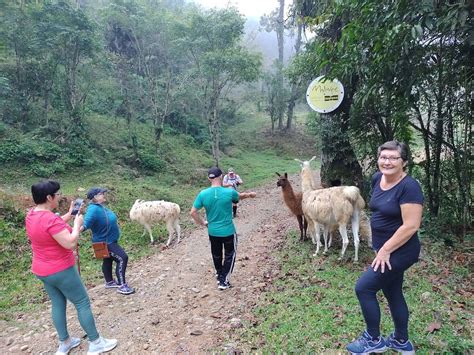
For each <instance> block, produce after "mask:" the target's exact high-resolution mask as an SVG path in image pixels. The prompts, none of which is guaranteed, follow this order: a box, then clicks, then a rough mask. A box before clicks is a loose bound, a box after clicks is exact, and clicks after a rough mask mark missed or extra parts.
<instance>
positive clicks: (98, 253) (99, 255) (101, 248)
mask: <svg viewBox="0 0 474 355" xmlns="http://www.w3.org/2000/svg"><path fill="white" fill-rule="evenodd" d="M102 211H104V214H105V220H106V222H107V232H106V237H105V238H106V239H107V236H108V234H109V217H108V216H107V212H106V211H105V208H103V207H102ZM92 248H93V249H94V256H95V258H96V259H104V258H110V253H109V248H108V247H107V242H97V243H92Z"/></svg>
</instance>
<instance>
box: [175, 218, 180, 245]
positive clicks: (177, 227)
mask: <svg viewBox="0 0 474 355" xmlns="http://www.w3.org/2000/svg"><path fill="white" fill-rule="evenodd" d="M174 230H175V231H176V234H177V235H178V241H177V243H179V242H180V241H181V226H180V225H179V219H176V220H175V221H174Z"/></svg>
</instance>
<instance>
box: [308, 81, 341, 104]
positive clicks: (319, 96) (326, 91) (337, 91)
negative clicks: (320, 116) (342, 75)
mask: <svg viewBox="0 0 474 355" xmlns="http://www.w3.org/2000/svg"><path fill="white" fill-rule="evenodd" d="M343 99H344V87H343V86H342V84H341V82H340V81H339V80H337V79H333V80H325V79H324V75H322V76H319V77H317V78H316V79H314V80H313V81H312V82H311V84H309V86H308V90H306V101H307V102H308V105H309V106H310V107H311V108H312V109H313V110H314V111H316V112H319V113H328V112H331V111H334V110H335V109H336V108H338V107H339V105H340V104H341V102H342V100H343Z"/></svg>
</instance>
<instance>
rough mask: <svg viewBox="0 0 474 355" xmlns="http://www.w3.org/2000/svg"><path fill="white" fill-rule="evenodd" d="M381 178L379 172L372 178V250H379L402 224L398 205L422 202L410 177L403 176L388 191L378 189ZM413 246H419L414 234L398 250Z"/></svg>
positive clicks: (416, 182)
mask: <svg viewBox="0 0 474 355" xmlns="http://www.w3.org/2000/svg"><path fill="white" fill-rule="evenodd" d="M381 178H382V173H380V172H378V173H376V174H374V176H373V177H372V196H371V198H370V202H369V207H370V210H371V211H372V217H371V219H370V226H371V228H372V243H373V248H374V250H379V249H380V248H381V247H382V246H383V245H384V244H385V242H386V241H387V240H389V239H390V238H391V237H392V236H393V234H394V233H395V232H396V230H397V229H398V228H399V227H400V226H401V225H402V224H403V220H402V211H401V208H400V205H403V204H405V203H418V204H420V205H422V204H423V201H424V198H423V192H422V190H421V186H420V184H419V183H418V181H416V180H415V179H413V178H412V177H411V176H408V175H407V176H405V177H404V178H403V179H402V180H401V181H400V182H399V183H398V184H397V185H395V186H393V187H392V188H390V189H388V190H382V189H381V188H380V180H381ZM415 244H419V241H418V233H416V232H415V234H413V236H412V237H411V238H410V239H409V240H408V242H406V243H405V244H404V245H403V246H401V247H400V249H402V248H403V249H405V248H410V246H412V245H415Z"/></svg>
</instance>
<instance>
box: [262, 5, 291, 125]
mask: <svg viewBox="0 0 474 355" xmlns="http://www.w3.org/2000/svg"><path fill="white" fill-rule="evenodd" d="M278 3H279V6H278V8H276V9H275V10H274V11H273V12H271V13H270V14H269V15H264V16H262V17H261V19H260V25H261V26H262V27H263V28H264V29H265V30H266V31H267V32H272V31H275V32H276V35H277V43H278V59H277V60H276V61H275V63H274V65H273V67H274V70H275V73H276V75H275V80H272V86H273V89H272V90H273V92H272V93H271V95H276V96H275V97H274V99H273V100H272V101H271V102H272V103H273V104H274V105H275V106H274V107H272V108H271V109H270V110H271V112H272V113H273V115H275V117H276V119H277V120H278V129H279V130H280V131H281V130H283V115H284V105H281V104H280V103H282V102H285V101H286V97H285V96H284V93H285V87H284V85H285V82H284V77H283V67H284V65H283V61H284V46H285V37H284V36H285V18H284V12H285V0H278ZM271 120H272V132H273V118H271Z"/></svg>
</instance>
